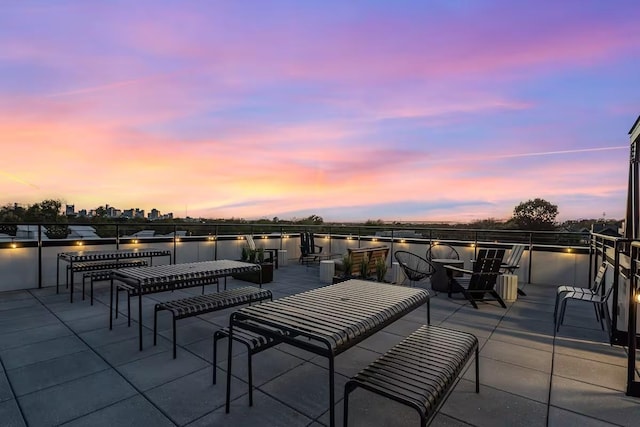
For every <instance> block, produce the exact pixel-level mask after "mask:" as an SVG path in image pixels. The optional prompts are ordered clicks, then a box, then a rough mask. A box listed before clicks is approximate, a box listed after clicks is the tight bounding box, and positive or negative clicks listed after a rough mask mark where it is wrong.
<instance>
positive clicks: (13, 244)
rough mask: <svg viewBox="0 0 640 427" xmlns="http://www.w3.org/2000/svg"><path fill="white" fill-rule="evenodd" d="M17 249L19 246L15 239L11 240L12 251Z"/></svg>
mask: <svg viewBox="0 0 640 427" xmlns="http://www.w3.org/2000/svg"><path fill="white" fill-rule="evenodd" d="M17 247H18V244H17V243H16V241H15V238H12V239H11V249H15V248H17Z"/></svg>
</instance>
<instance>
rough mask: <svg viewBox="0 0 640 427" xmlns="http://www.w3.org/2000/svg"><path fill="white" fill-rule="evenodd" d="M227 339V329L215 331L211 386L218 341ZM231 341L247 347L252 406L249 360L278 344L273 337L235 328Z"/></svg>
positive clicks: (251, 376)
mask: <svg viewBox="0 0 640 427" xmlns="http://www.w3.org/2000/svg"><path fill="white" fill-rule="evenodd" d="M227 337H229V328H227V327H225V328H222V329H219V330H217V331H216V332H215V333H214V334H213V384H215V383H216V370H217V369H216V364H217V360H218V348H217V347H218V345H217V344H218V340H220V339H222V338H227ZM233 340H234V341H236V342H239V343H240V344H242V345H244V346H245V347H247V353H248V354H247V377H248V380H249V406H253V368H252V364H251V358H252V357H253V355H254V354H257V353H260V352H261V351H263V350H266V349H268V348H271V347H273V346H274V345H277V344H279V343H280V341H276V340H275V339H273V337H267V336H265V335H261V334H259V333H257V332H252V331H248V330H246V329H242V328H235V329H234V331H233Z"/></svg>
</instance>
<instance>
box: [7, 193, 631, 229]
mask: <svg viewBox="0 0 640 427" xmlns="http://www.w3.org/2000/svg"><path fill="white" fill-rule="evenodd" d="M96 212H98V215H96V216H93V217H67V216H66V215H64V214H63V213H62V202H61V201H60V200H55V199H47V200H43V201H42V202H40V203H34V204H32V205H29V206H28V207H26V208H25V207H21V206H18V205H16V204H13V205H11V204H7V205H5V206H3V207H1V208H0V224H2V225H1V226H0V232H11V231H14V230H12V228H14V227H15V224H17V223H48V224H54V226H53V228H54V229H55V228H56V227H55V224H60V226H59V227H60V228H64V229H66V226H65V224H68V223H75V224H92V223H96V224H98V223H100V224H104V223H110V222H113V223H127V224H145V223H149V222H153V223H156V224H167V225H169V224H175V223H181V222H185V221H188V222H200V223H204V224H262V225H274V224H280V225H309V226H319V225H339V224H340V223H327V222H325V221H324V219H323V218H322V217H321V216H319V215H310V216H308V217H305V218H293V219H290V220H285V219H281V218H278V217H274V218H272V219H259V220H255V221H247V220H245V219H243V218H227V219H222V218H219V219H202V218H200V219H193V218H174V219H166V220H154V221H150V220H149V219H146V218H108V217H107V216H106V209H105V208H104V207H99V208H97V209H96ZM557 216H558V206H557V205H554V204H553V203H551V202H549V201H547V200H544V199H541V198H535V199H531V200H527V201H523V202H521V203H519V204H518V205H517V206H515V208H514V210H513V215H512V217H511V218H510V219H508V220H506V221H504V220H499V219H495V218H487V219H482V220H475V221H471V222H469V223H457V224H451V223H445V222H443V223H430V224H429V227H430V228H466V229H469V228H471V229H482V230H528V231H554V230H564V231H583V230H585V229H587V230H588V229H590V228H591V226H592V225H593V224H595V223H598V224H603V225H608V226H611V227H619V226H620V224H621V221H620V220H612V219H609V220H605V219H604V218H599V219H580V220H570V221H565V222H563V223H558V222H556V218H557ZM12 224H13V225H12ZM349 225H350V226H355V225H363V226H370V227H383V226H389V225H393V226H394V227H399V228H407V227H411V226H415V225H417V224H412V223H410V222H388V221H382V220H379V219H378V220H371V219H368V220H366V221H363V222H362V223H350V224H349ZM420 226H421V227H423V226H424V224H422V225H420ZM49 228H51V227H49ZM50 231H52V232H54V234H57V233H55V231H54V230H50ZM60 231H62V230H60Z"/></svg>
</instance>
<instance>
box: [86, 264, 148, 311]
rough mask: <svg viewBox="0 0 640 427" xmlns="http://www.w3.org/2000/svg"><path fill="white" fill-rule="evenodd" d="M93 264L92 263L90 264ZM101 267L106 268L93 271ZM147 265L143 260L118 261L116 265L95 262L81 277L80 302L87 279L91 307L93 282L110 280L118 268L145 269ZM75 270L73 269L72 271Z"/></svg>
mask: <svg viewBox="0 0 640 427" xmlns="http://www.w3.org/2000/svg"><path fill="white" fill-rule="evenodd" d="M85 264H89V263H85ZM91 264H93V263H91ZM102 265H104V266H107V268H106V269H102V268H100V269H98V270H95V268H97V267H101V266H102ZM114 265H117V267H113V266H114ZM147 265H149V263H148V262H147V261H145V260H143V259H132V260H127V261H119V262H118V263H115V262H106V263H105V262H97V263H95V265H92V266H91V267H90V270H89V271H88V272H86V273H84V274H83V275H82V300H83V301H84V290H85V285H86V282H87V279H89V288H90V293H91V298H90V299H91V305H93V282H99V281H105V280H111V272H112V271H113V270H117V269H118V268H126V267H145V266H147ZM74 270H75V269H74ZM76 271H80V270H76Z"/></svg>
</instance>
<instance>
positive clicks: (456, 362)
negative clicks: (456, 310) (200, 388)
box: [234, 325, 480, 426]
mask: <svg viewBox="0 0 640 427" xmlns="http://www.w3.org/2000/svg"><path fill="white" fill-rule="evenodd" d="M234 333H235V332H234ZM474 353H475V358H476V363H475V365H476V367H475V368H476V393H479V392H480V383H479V359H478V339H477V338H476V337H475V336H473V335H472V334H469V333H466V332H460V331H455V330H451V329H446V328H441V327H439V326H429V325H425V326H422V327H420V328H419V329H418V330H417V331H415V332H414V333H412V334H411V335H409V336H408V337H407V338H406V339H404V340H403V341H402V342H401V343H399V344H398V345H396V346H395V347H393V348H392V349H391V350H389V351H388V352H387V353H385V354H384V355H383V356H381V357H380V358H379V359H378V360H376V361H375V362H373V363H372V364H370V365H369V366H368V367H366V368H365V369H364V370H362V371H360V373H358V374H357V375H356V376H355V377H353V378H352V379H350V380H349V381H347V383H346V384H345V388H344V390H345V392H344V425H345V426H346V425H347V421H348V417H349V413H348V409H349V393H351V392H352V391H353V390H354V389H356V388H357V387H362V388H364V389H366V390H369V391H371V392H373V393H376V394H379V395H381V396H384V397H387V398H390V399H392V400H395V401H396V402H399V403H402V404H405V405H408V406H410V407H412V408H414V409H415V410H416V411H418V413H419V414H420V422H421V425H422V426H426V425H427V424H428V423H429V422H431V420H432V419H433V417H434V415H435V414H436V413H437V411H438V410H439V409H440V407H441V406H442V404H443V403H444V402H445V400H446V399H447V397H448V396H449V393H451V391H452V390H453V387H454V385H455V384H456V383H457V380H458V376H459V375H460V373H461V372H462V369H463V368H464V366H465V365H466V364H467V362H468V361H469V360H470V358H471V357H472V356H473V354H474Z"/></svg>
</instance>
